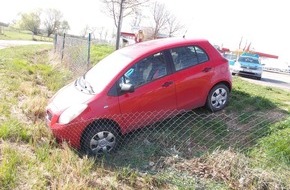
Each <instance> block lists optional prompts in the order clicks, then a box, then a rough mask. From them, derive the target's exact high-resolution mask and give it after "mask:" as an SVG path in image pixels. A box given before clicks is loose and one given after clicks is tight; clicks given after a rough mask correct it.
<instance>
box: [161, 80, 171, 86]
mask: <svg viewBox="0 0 290 190" xmlns="http://www.w3.org/2000/svg"><path fill="white" fill-rule="evenodd" d="M172 84H173V82H172V81H167V82H165V83H164V84H162V87H168V86H170V85H172Z"/></svg>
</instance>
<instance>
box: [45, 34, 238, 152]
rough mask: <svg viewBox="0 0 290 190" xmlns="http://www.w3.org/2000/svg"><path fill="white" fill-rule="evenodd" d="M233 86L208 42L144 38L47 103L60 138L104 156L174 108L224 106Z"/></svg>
mask: <svg viewBox="0 0 290 190" xmlns="http://www.w3.org/2000/svg"><path fill="white" fill-rule="evenodd" d="M231 88H232V81H231V73H230V71H229V66H228V62H227V60H226V59H225V58H224V57H222V56H221V55H220V54H219V52H218V51H217V50H216V49H215V48H214V47H213V46H212V45H211V44H210V43H209V42H208V41H207V40H203V39H184V38H166V39H158V40H151V41H146V42H141V43H137V44H133V45H130V46H126V47H124V48H122V49H119V50H117V51H115V52H113V53H112V54H110V55H109V56H107V57H106V58H104V59H103V60H101V61H100V62H99V63H98V64H96V65H95V66H94V67H93V68H91V69H90V70H89V71H88V72H87V73H85V74H84V75H83V76H80V77H79V78H77V79H76V80H75V81H73V82H72V83H70V84H68V85H67V86H65V87H63V88H62V89H60V90H59V91H58V92H57V93H56V94H55V95H54V96H53V97H52V98H51V100H50V102H49V104H48V106H47V125H48V126H49V128H50V129H51V131H52V133H53V134H54V136H55V137H56V139H57V140H58V141H67V142H69V143H70V145H71V146H72V147H74V148H76V149H81V150H84V151H85V152H86V153H88V154H92V155H98V154H103V153H104V152H111V151H113V150H114V149H116V147H117V145H118V143H119V140H120V137H121V136H122V135H124V134H126V133H128V132H131V131H133V130H136V129H138V128H141V127H144V126H146V125H149V124H152V123H155V122H157V121H162V120H164V119H166V118H168V117H171V116H172V115H174V114H172V113H174V112H175V111H174V110H178V111H180V110H184V111H187V110H188V111H189V110H192V109H194V108H198V107H202V106H205V105H206V106H207V107H208V108H209V109H210V110H211V111H213V112H215V111H219V110H222V109H223V108H225V106H226V105H227V103H228V101H229V93H230V91H231ZM166 113H167V114H166Z"/></svg>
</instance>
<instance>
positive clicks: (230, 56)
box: [223, 53, 237, 68]
mask: <svg viewBox="0 0 290 190" xmlns="http://www.w3.org/2000/svg"><path fill="white" fill-rule="evenodd" d="M223 56H224V57H225V58H226V59H227V60H228V61H229V65H230V68H231V67H233V66H234V64H235V62H236V61H237V55H236V54H233V53H224V54H223Z"/></svg>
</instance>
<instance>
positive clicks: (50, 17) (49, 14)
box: [43, 9, 63, 37]
mask: <svg viewBox="0 0 290 190" xmlns="http://www.w3.org/2000/svg"><path fill="white" fill-rule="evenodd" d="M62 17H63V15H62V13H61V12H60V11H59V10H56V9H47V10H46V11H45V17H44V21H43V24H44V26H45V30H46V32H47V36H48V37H49V36H50V35H51V34H53V33H55V32H56V31H57V30H58V29H59V28H60V26H61V22H62Z"/></svg>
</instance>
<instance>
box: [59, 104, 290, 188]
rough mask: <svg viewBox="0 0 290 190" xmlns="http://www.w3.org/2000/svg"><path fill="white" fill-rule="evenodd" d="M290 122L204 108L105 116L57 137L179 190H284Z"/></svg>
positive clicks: (276, 115) (282, 116) (274, 115)
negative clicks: (215, 111)
mask: <svg viewBox="0 0 290 190" xmlns="http://www.w3.org/2000/svg"><path fill="white" fill-rule="evenodd" d="M167 117H169V118H167ZM164 118H167V119H164ZM287 118H288V119H287ZM160 120H161V121H160ZM289 123H290V117H289V115H287V114H286V113H285V112H283V111H281V110H276V111H269V112H264V111H257V110H255V111H247V112H243V113H241V112H239V113H238V112H231V113H228V112H227V111H222V112H218V113H211V112H208V111H206V110H204V109H198V110H195V111H191V112H180V111H159V112H146V113H145V112H142V113H134V114H124V115H106V116H103V117H102V118H95V119H93V120H89V121H83V122H78V123H74V124H71V125H69V126H66V128H67V129H66V130H65V131H60V129H56V130H55V131H53V132H54V133H55V134H56V135H57V136H58V139H59V140H61V139H62V137H64V138H66V139H69V142H70V143H71V145H73V146H75V145H76V144H79V145H80V147H79V148H78V149H76V151H77V152H79V153H80V155H82V156H85V155H87V154H89V155H90V153H94V154H96V155H97V156H96V157H95V158H96V162H102V163H105V164H107V165H109V166H113V167H120V168H128V167H129V168H132V169H134V170H135V171H138V172H139V173H140V175H142V174H148V173H149V174H153V175H157V176H158V177H159V178H161V179H162V180H164V181H166V183H170V184H172V185H175V186H179V187H188V188H189V187H190V188H193V189H212V188H211V185H212V184H215V186H214V187H219V186H221V188H220V189H281V190H282V189H290V183H289V176H290V170H289V164H290V162H289V161H290V159H289V151H290V150H289V144H290V131H289ZM131 124H134V125H131ZM124 126H126V127H124ZM281 130H282V131H283V133H282V132H281ZM115 148H116V149H115ZM107 151H109V153H106V152H107ZM285 151H286V152H288V157H287V155H286V154H285Z"/></svg>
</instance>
